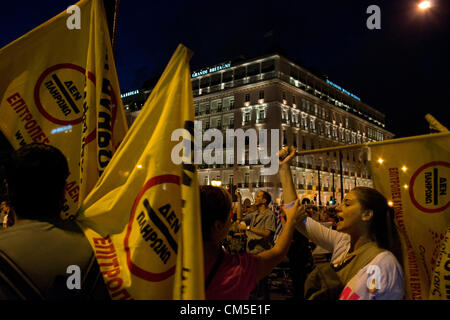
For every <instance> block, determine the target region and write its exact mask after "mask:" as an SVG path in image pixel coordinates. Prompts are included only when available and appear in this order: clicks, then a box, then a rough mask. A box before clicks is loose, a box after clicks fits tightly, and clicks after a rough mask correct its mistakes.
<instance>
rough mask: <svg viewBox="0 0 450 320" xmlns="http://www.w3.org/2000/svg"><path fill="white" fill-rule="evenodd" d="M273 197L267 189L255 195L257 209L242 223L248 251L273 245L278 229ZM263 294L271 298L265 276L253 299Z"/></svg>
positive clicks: (257, 251)
mask: <svg viewBox="0 0 450 320" xmlns="http://www.w3.org/2000/svg"><path fill="white" fill-rule="evenodd" d="M271 202H272V197H271V196H270V194H269V193H268V192H266V191H259V192H258V193H257V194H256V197H255V204H254V205H255V207H256V210H255V211H253V212H251V213H249V214H247V215H246V216H245V217H244V221H245V224H240V225H239V228H240V230H241V231H245V232H246V234H247V252H249V253H253V254H258V253H260V252H263V251H265V250H269V249H270V248H272V247H273V245H274V243H273V236H274V233H275V229H276V221H275V215H274V214H273V212H272V211H271V210H270V209H269V205H270V203H271ZM261 295H263V296H264V299H265V300H268V299H269V285H268V279H267V278H264V279H262V280H261V281H260V283H259V284H258V285H257V287H256V289H255V291H254V292H253V293H252V295H251V299H257V298H258V297H259V296H261Z"/></svg>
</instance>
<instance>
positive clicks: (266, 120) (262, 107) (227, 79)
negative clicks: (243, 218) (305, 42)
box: [124, 54, 393, 204]
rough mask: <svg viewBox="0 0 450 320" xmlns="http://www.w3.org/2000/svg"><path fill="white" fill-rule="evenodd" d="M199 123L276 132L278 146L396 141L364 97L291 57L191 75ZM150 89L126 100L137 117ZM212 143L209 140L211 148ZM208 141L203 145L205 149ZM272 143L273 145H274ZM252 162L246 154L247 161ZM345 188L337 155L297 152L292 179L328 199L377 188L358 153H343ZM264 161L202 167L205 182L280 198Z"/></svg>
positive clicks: (302, 192) (304, 193)
mask: <svg viewBox="0 0 450 320" xmlns="http://www.w3.org/2000/svg"><path fill="white" fill-rule="evenodd" d="M192 89H193V94H194V106H195V117H196V120H198V121H201V122H202V129H203V131H205V130H207V129H210V128H216V129H219V130H222V132H223V135H224V136H225V130H226V129H238V128H242V129H243V130H244V131H245V130H247V129H249V128H253V129H256V130H257V131H258V130H259V129H269V130H270V129H278V130H279V132H280V137H279V139H280V141H279V144H280V146H281V145H285V144H291V145H295V146H296V147H297V149H298V150H310V149H319V148H324V147H331V146H341V145H347V144H359V143H364V142H372V141H379V140H386V139H391V138H392V137H393V134H392V133H391V132H389V131H387V130H386V129H385V116H384V114H382V113H381V112H379V111H377V110H375V109H373V108H372V107H370V106H368V105H367V104H365V103H363V102H361V100H360V98H359V97H358V96H356V95H354V94H353V93H351V92H349V91H347V90H345V89H343V88H342V87H340V86H339V85H337V84H335V83H333V82H331V81H330V80H327V79H322V78H319V77H318V76H316V75H314V74H312V73H311V72H309V71H307V70H306V69H304V68H302V67H300V66H298V65H296V64H294V63H293V62H291V61H289V60H288V59H286V58H284V57H282V56H280V55H277V54H274V55H268V56H264V57H261V58H256V59H252V60H246V61H242V62H239V63H230V62H225V63H222V64H219V65H216V66H213V67H209V68H205V69H202V70H198V71H194V72H193V73H192ZM149 93H150V91H139V92H137V93H136V94H133V95H129V96H128V97H124V105H125V107H126V109H127V111H128V112H127V117H128V119H129V122H132V121H133V119H134V118H135V117H136V115H137V113H138V112H139V111H137V110H138V109H139V107H140V106H141V105H143V103H144V102H145V99H146V97H147V96H148V95H149ZM207 144H208V143H206V144H205V145H207ZM205 145H204V146H205ZM269 146H270V144H269ZM247 159H248V158H247ZM341 159H342V160H341V161H342V185H343V188H342V189H343V190H341V176H340V174H339V172H340V170H339V167H340V164H339V153H338V152H328V153H324V154H318V155H308V156H302V157H296V158H295V159H294V160H293V163H292V173H293V179H294V184H295V185H296V187H297V192H298V194H299V196H300V197H302V198H303V197H308V198H310V199H311V200H313V199H314V198H316V202H319V199H320V202H321V203H322V204H325V203H326V202H327V201H329V200H330V198H331V197H332V196H333V195H334V197H335V199H337V200H338V202H339V200H340V197H341V191H344V194H345V193H346V192H348V191H349V190H350V189H352V188H353V187H355V186H360V185H363V186H371V185H372V182H371V180H370V177H369V172H368V169H367V167H366V163H365V161H364V160H363V159H361V157H360V154H359V151H342V158H341ZM262 167H263V165H261V164H257V165H249V164H248V162H247V163H246V164H245V165H238V164H236V163H235V164H234V165H227V164H212V165H207V164H201V165H199V173H198V176H199V182H200V184H211V183H212V181H213V180H214V181H217V180H218V181H221V182H222V185H224V186H230V185H237V186H238V187H239V188H240V189H241V190H242V192H243V194H244V198H250V199H251V200H252V201H253V195H254V193H255V191H257V190H260V189H263V190H267V191H269V192H270V193H271V194H272V195H273V196H274V199H277V198H279V197H280V196H281V185H280V182H279V179H278V177H277V175H273V176H264V175H261V174H260V170H261V168H262Z"/></svg>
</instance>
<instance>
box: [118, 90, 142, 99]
mask: <svg viewBox="0 0 450 320" xmlns="http://www.w3.org/2000/svg"><path fill="white" fill-rule="evenodd" d="M138 93H139V90H134V91H130V92H127V93H124V94H122V95H121V96H120V97H121V98H125V97H129V96H132V95H135V94H138Z"/></svg>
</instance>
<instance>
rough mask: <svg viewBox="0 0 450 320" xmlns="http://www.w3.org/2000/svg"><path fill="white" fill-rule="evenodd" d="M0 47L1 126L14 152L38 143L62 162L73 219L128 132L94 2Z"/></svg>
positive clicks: (99, 4)
mask: <svg viewBox="0 0 450 320" xmlns="http://www.w3.org/2000/svg"><path fill="white" fill-rule="evenodd" d="M73 8H78V9H79V10H78V9H73V10H68V11H69V12H67V11H64V12H62V13H60V14H59V15H57V16H56V17H54V18H52V19H50V20H48V21H47V22H45V23H43V24H42V25H40V26H38V27H37V28H35V29H33V30H32V31H30V32H29V33H27V34H25V35H24V36H22V37H20V38H19V39H17V40H15V41H14V42H12V43H10V44H9V45H7V46H6V47H4V48H2V49H1V50H0V74H1V75H2V76H1V78H0V115H1V116H0V130H1V131H2V132H3V134H4V135H5V136H6V138H7V139H8V141H9V142H10V143H11V145H12V146H13V148H14V149H18V148H19V147H20V146H21V145H24V144H28V143H32V142H42V143H47V144H51V145H53V146H55V147H57V148H58V149H60V150H61V151H62V152H63V153H64V155H65V156H66V157H67V159H68V162H69V170H70V176H69V178H68V180H67V185H66V202H65V206H64V212H63V213H62V217H63V218H67V217H69V216H74V215H75V214H76V212H77V210H78V207H79V205H80V203H81V202H82V200H83V199H84V198H85V197H86V195H87V194H88V193H89V191H90V190H91V189H92V188H93V186H94V185H95V183H96V182H97V180H98V177H99V176H100V174H101V173H102V172H103V170H104V169H105V167H106V166H107V164H108V163H109V161H110V159H111V157H112V155H113V153H114V152H115V150H116V149H117V147H118V145H119V144H120V142H121V140H122V139H123V137H124V136H125V133H126V131H127V124H126V119H125V114H124V110H123V105H122V101H121V98H120V90H119V85H118V79H117V74H116V69H115V63H114V56H113V53H112V49H111V42H110V37H109V33H108V27H107V22H106V17H105V10H104V8H103V1H101V0H82V1H79V2H78V3H76V5H75V6H74V7H73Z"/></svg>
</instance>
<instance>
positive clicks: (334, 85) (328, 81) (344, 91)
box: [327, 79, 361, 101]
mask: <svg viewBox="0 0 450 320" xmlns="http://www.w3.org/2000/svg"><path fill="white" fill-rule="evenodd" d="M327 83H328V84H331V85H332V86H333V87H335V88H336V89H339V90H341V91H342V92H343V93H346V94H348V95H349V96H350V97H352V98H355V99H356V100H358V101H361V99H360V98H358V97H357V96H355V95H354V94H353V93H350V92H348V91H347V90H345V89H344V88H341V87H340V86H338V85H337V84H334V83H333V82H331V81H330V80H328V79H327Z"/></svg>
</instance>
